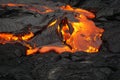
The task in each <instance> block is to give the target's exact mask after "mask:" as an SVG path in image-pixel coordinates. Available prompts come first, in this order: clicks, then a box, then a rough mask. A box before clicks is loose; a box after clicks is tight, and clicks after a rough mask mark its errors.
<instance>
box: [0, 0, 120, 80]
mask: <svg viewBox="0 0 120 80" xmlns="http://www.w3.org/2000/svg"><path fill="white" fill-rule="evenodd" d="M53 1H54V2H55V3H54V2H51V1H50V0H44V2H43V1H42V0H41V1H39V0H0V3H1V4H3V3H4V4H5V3H10V2H11V3H26V4H40V5H48V4H49V5H51V6H61V5H65V4H70V5H71V6H73V7H78V8H83V9H86V10H88V11H91V12H93V13H95V14H96V18H95V19H93V21H94V22H95V24H96V25H97V26H98V27H100V28H103V29H104V33H103V36H102V41H103V42H102V45H101V47H100V49H99V52H96V53H95V54H89V53H86V52H82V51H81V52H80V51H79V52H75V53H74V54H71V53H70V52H63V53H62V54H57V53H56V52H54V51H50V52H47V53H44V54H40V53H39V52H36V54H32V55H26V47H25V46H23V45H22V44H20V43H14V44H11V43H6V44H4V45H3V44H0V80H120V6H119V3H120V0H106V1H105V0H53ZM41 16H44V18H43V19H41ZM51 16H53V15H40V14H37V13H36V12H33V11H29V10H21V8H19V7H17V8H12V7H7V8H6V7H5V8H4V9H3V8H1V7H0V32H14V33H16V32H17V33H16V34H19V33H21V31H22V29H23V28H26V27H29V26H31V27H34V26H36V27H39V26H44V25H46V23H48V22H49V21H50V20H51V19H50V18H51ZM48 17H50V18H49V19H47V20H46V18H48ZM41 29H42V27H41ZM41 29H39V31H40V30H41ZM24 30H25V29H24ZM37 30H38V29H34V30H33V31H35V32H37ZM26 32H27V31H26ZM46 40H49V38H46ZM38 42H39V41H38ZM41 43H42V42H41ZM43 44H44V43H43Z"/></svg>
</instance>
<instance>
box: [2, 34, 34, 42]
mask: <svg viewBox="0 0 120 80" xmlns="http://www.w3.org/2000/svg"><path fill="white" fill-rule="evenodd" d="M33 36H34V34H33V33H32V32H30V33H29V34H25V35H22V36H21V35H14V34H12V33H0V43H2V44H4V43H7V42H11V41H27V40H29V39H30V38H31V37H33Z"/></svg>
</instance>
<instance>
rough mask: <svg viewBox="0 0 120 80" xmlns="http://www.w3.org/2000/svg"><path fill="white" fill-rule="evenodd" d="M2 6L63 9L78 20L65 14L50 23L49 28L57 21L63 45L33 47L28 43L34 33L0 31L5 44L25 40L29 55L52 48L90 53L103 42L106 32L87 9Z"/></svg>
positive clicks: (48, 9)
mask: <svg viewBox="0 0 120 80" xmlns="http://www.w3.org/2000/svg"><path fill="white" fill-rule="evenodd" d="M1 6H3V7H5V6H9V7H19V6H22V8H23V7H24V8H25V9H27V10H31V11H33V12H37V13H39V14H48V13H52V12H54V13H55V12H56V11H57V10H61V12H63V13H67V14H72V17H73V18H74V19H76V20H77V21H72V20H70V19H69V17H67V16H66V15H64V16H65V17H64V18H63V19H62V20H60V21H58V20H57V19H56V20H55V21H53V22H51V23H50V24H49V26H48V27H49V28H50V27H51V26H54V25H55V24H56V23H57V21H58V22H59V23H57V24H58V25H57V31H58V33H59V34H60V35H62V43H64V44H63V45H62V46H55V45H47V46H42V47H39V46H38V47H34V48H33V47H32V46H30V44H28V43H27V41H29V39H30V38H32V37H34V33H33V32H30V33H29V34H25V35H24V36H15V35H14V34H11V33H2V32H1V33H0V43H2V44H5V43H9V42H15V41H18V42H23V41H25V42H24V44H23V43H22V44H23V45H24V46H26V47H27V48H28V50H27V53H26V54H27V55H30V54H33V53H35V52H37V51H39V52H40V53H45V52H48V51H51V50H54V51H56V52H58V53H62V52H65V51H68V52H72V53H74V52H76V51H84V52H88V53H94V52H98V50H99V47H100V45H101V44H102V40H101V36H102V33H103V32H104V30H103V29H100V28H98V27H96V26H95V24H94V22H93V21H92V20H90V19H93V18H94V17H95V15H94V14H93V13H91V12H89V11H87V10H83V9H80V8H72V7H71V6H69V5H66V6H61V7H57V8H55V9H54V10H53V8H49V7H47V6H43V7H42V8H43V9H44V12H41V11H40V10H39V9H37V8H36V7H35V6H32V7H31V6H29V5H25V4H14V3H8V4H1Z"/></svg>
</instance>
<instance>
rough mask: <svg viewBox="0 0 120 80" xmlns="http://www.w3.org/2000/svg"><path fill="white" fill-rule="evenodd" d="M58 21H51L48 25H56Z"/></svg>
mask: <svg viewBox="0 0 120 80" xmlns="http://www.w3.org/2000/svg"><path fill="white" fill-rule="evenodd" d="M56 22H57V20H55V21H53V22H52V23H50V24H49V25H48V27H50V26H54V25H55V24H56Z"/></svg>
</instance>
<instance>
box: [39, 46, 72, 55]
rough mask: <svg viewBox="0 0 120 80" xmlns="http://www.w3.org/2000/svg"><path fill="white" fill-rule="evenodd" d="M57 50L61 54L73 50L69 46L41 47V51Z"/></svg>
mask: <svg viewBox="0 0 120 80" xmlns="http://www.w3.org/2000/svg"><path fill="white" fill-rule="evenodd" d="M52 50H53V51H55V52H57V53H59V54H61V53H63V52H66V51H68V52H71V50H70V48H69V47H67V46H44V47H42V48H41V49H39V52H40V53H46V52H48V51H52Z"/></svg>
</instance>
